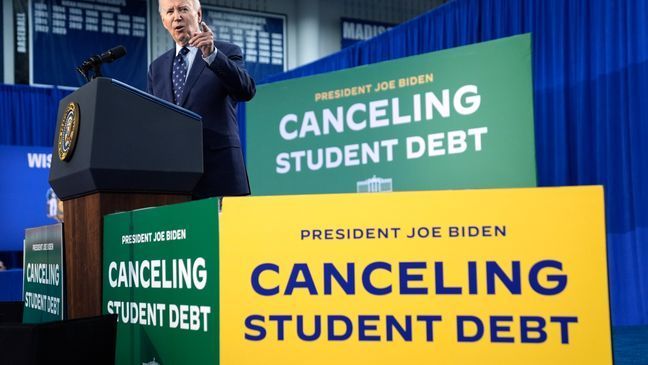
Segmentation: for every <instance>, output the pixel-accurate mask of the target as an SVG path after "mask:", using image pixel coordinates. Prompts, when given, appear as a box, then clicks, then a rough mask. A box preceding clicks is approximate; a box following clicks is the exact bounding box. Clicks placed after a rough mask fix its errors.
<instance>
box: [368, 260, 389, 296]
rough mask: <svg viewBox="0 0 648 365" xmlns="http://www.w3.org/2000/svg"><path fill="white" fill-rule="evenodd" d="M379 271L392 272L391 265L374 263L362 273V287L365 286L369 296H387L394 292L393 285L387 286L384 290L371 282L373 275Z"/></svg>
mask: <svg viewBox="0 0 648 365" xmlns="http://www.w3.org/2000/svg"><path fill="white" fill-rule="evenodd" d="M378 269H382V270H385V271H388V272H391V264H389V263H388V262H382V261H378V262H372V263H371V264H369V265H367V267H365V269H364V271H363V272H362V285H364V288H365V290H366V291H367V292H368V293H369V294H373V295H387V294H389V293H391V292H392V287H391V285H387V286H386V287H384V288H378V287H376V286H374V285H373V283H372V282H371V274H372V273H373V272H374V271H376V270H378Z"/></svg>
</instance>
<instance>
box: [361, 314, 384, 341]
mask: <svg viewBox="0 0 648 365" xmlns="http://www.w3.org/2000/svg"><path fill="white" fill-rule="evenodd" d="M378 320H380V317H379V316H365V315H359V316H358V338H359V340H360V341H380V336H375V335H368V334H367V333H366V332H367V331H375V330H376V329H377V328H378V327H377V326H376V325H375V324H368V323H367V322H368V321H378Z"/></svg>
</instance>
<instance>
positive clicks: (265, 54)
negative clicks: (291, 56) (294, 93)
mask: <svg viewBox="0 0 648 365" xmlns="http://www.w3.org/2000/svg"><path fill="white" fill-rule="evenodd" d="M202 9H203V18H204V19H205V22H206V23H207V25H208V26H209V27H210V28H211V30H212V31H213V32H214V36H215V37H216V39H219V40H222V41H226V42H230V43H234V44H236V45H237V46H239V47H241V50H243V55H244V57H245V69H246V70H247V71H248V72H249V73H250V75H252V77H253V78H254V80H255V81H257V82H259V81H261V80H263V79H264V78H266V77H268V76H270V75H274V74H277V73H281V72H284V71H285V70H286V31H285V29H286V17H285V16H283V15H274V14H268V13H259V12H251V11H245V10H235V9H223V8H217V7H212V6H206V5H203V6H202Z"/></svg>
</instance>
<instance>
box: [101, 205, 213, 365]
mask: <svg viewBox="0 0 648 365" xmlns="http://www.w3.org/2000/svg"><path fill="white" fill-rule="evenodd" d="M218 278H219V273H218V200H217V199H206V200H200V201H195V202H189V203H182V204H175V205H168V206H164V207H158V208H148V209H140V210H134V211H130V212H125V213H117V214H111V215H107V216H105V218H104V254H103V312H104V313H115V314H117V315H118V317H117V318H118V325H117V349H116V363H117V364H142V363H145V364H147V363H152V364H155V363H158V364H216V363H217V362H218V354H219V343H218V310H219V306H218V298H219V297H218Z"/></svg>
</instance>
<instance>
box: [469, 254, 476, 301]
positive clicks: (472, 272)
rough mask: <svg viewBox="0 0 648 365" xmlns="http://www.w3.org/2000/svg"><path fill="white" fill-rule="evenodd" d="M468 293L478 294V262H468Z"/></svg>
mask: <svg viewBox="0 0 648 365" xmlns="http://www.w3.org/2000/svg"><path fill="white" fill-rule="evenodd" d="M468 293H470V294H477V262H475V261H468Z"/></svg>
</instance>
